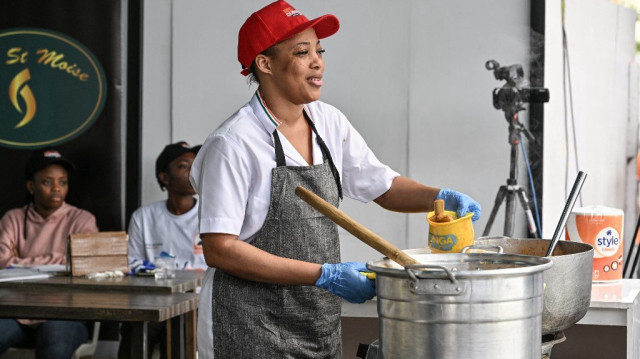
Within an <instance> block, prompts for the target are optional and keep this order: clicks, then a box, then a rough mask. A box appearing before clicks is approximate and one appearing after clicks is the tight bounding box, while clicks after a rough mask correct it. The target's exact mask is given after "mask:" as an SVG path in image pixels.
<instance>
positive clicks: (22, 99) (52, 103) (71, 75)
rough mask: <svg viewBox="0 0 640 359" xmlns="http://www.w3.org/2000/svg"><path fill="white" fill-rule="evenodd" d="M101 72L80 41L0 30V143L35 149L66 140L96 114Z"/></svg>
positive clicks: (101, 98) (102, 93) (102, 96)
mask: <svg viewBox="0 0 640 359" xmlns="http://www.w3.org/2000/svg"><path fill="white" fill-rule="evenodd" d="M106 97H107V86H106V80H105V75H104V70H103V69H102V66H101V65H100V62H98V60H97V59H96V57H95V56H94V55H93V54H92V53H91V51H89V50H88V49H87V48H86V47H85V46H84V45H83V44H81V43H79V42H78V41H76V40H74V39H72V38H70V37H69V36H66V35H64V34H60V33H57V32H54V31H50V30H45V29H34V28H14V29H6V30H2V31H0V145H1V146H5V147H13V148H38V147H42V146H46V145H56V144H60V143H63V142H67V141H69V140H71V139H72V138H74V137H76V136H78V135H79V134H81V133H82V132H84V131H86V130H87V129H88V128H89V127H91V125H92V124H93V122H94V121H95V120H96V118H98V116H99V115H100V112H101V111H102V108H103V107H104V103H105V100H106Z"/></svg>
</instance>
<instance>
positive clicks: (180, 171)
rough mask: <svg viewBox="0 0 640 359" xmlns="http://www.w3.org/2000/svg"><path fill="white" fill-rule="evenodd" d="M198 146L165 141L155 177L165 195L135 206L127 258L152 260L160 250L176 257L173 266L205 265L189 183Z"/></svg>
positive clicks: (195, 208)
mask: <svg viewBox="0 0 640 359" xmlns="http://www.w3.org/2000/svg"><path fill="white" fill-rule="evenodd" d="M199 149H200V146H194V147H189V145H188V144H187V143H186V142H177V143H173V144H170V145H167V146H166V147H165V148H164V150H163V151H162V153H161V154H160V156H158V159H157V160H156V178H157V180H158V184H159V185H160V188H161V189H162V190H166V191H167V199H164V200H161V201H157V202H154V203H151V204H149V205H146V206H142V207H140V208H138V209H137V210H136V211H135V212H133V215H132V216H131V222H130V223H129V232H128V234H129V262H131V261H133V260H135V259H146V260H149V261H153V260H154V259H155V258H157V257H159V256H160V253H162V252H166V253H167V254H169V255H171V256H174V257H175V258H176V266H177V269H202V270H204V269H206V268H207V264H206V263H205V261H204V256H203V254H202V244H201V243H200V238H199V232H198V206H197V205H196V204H197V199H196V198H195V197H194V195H195V190H194V189H193V187H192V186H191V183H189V171H190V170H191V164H192V163H193V159H194V158H195V156H196V154H197V153H198V150H199Z"/></svg>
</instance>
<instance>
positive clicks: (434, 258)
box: [367, 249, 553, 279]
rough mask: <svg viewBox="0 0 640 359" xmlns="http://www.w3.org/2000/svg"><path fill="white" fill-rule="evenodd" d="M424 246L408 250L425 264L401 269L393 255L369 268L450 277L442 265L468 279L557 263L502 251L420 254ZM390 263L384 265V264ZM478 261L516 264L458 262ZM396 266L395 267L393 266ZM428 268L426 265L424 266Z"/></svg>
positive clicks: (519, 273)
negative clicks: (492, 266) (469, 266)
mask: <svg viewBox="0 0 640 359" xmlns="http://www.w3.org/2000/svg"><path fill="white" fill-rule="evenodd" d="M420 250H424V249H414V250H405V251H403V252H405V253H407V254H408V255H410V256H411V257H413V258H414V259H416V260H417V261H418V262H420V263H421V265H413V266H407V267H406V268H401V267H400V265H398V264H397V263H395V262H393V261H392V260H391V259H389V258H386V257H385V258H382V259H378V260H375V261H369V262H367V268H368V269H369V270H371V271H373V272H375V273H376V278H377V276H378V275H388V276H394V277H408V276H409V274H408V270H411V271H412V272H413V273H414V274H415V276H416V277H417V278H419V279H449V275H448V273H447V272H446V271H445V270H443V269H441V267H442V266H444V267H446V268H448V269H449V270H450V271H451V272H452V273H453V274H454V276H455V278H456V279H467V278H487V277H491V278H493V277H510V276H522V275H528V274H533V273H537V272H542V271H545V270H547V269H549V268H551V266H552V265H553V262H552V261H551V259H549V258H546V257H537V256H527V255H521V254H498V253H419V252H418V253H416V252H417V251H420ZM383 263H384V264H386V265H384V266H382V264H383ZM459 263H471V264H474V263H477V264H480V265H485V264H505V265H516V267H511V268H497V269H478V270H467V269H464V270H459V269H456V264H459ZM389 265H392V267H389ZM423 267H424V268H423Z"/></svg>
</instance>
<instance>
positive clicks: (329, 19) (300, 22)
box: [238, 0, 340, 76]
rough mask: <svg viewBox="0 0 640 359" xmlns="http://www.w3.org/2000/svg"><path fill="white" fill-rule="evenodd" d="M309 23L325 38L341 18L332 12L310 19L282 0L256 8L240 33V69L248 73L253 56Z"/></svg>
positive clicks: (318, 34) (317, 33)
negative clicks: (241, 67)
mask: <svg viewBox="0 0 640 359" xmlns="http://www.w3.org/2000/svg"><path fill="white" fill-rule="evenodd" d="M310 27H313V28H314V29H315V30H316V35H317V36H318V39H324V38H325V37H329V36H331V35H333V34H335V33H336V32H337V31H338V29H339V28H340V22H339V21H338V18H337V17H335V16H334V15H331V14H327V15H323V16H320V17H318V18H315V19H313V20H309V19H307V17H306V16H304V15H302V13H300V11H298V10H296V9H295V8H294V7H293V6H292V5H290V4H288V3H287V2H286V1H283V0H279V1H276V2H273V3H271V4H269V5H267V6H265V7H263V8H262V9H260V10H258V11H256V12H254V13H253V14H251V16H249V18H248V19H247V21H245V22H244V24H243V25H242V27H241V28H240V33H239V34H238V60H239V61H240V64H242V66H243V70H242V71H241V72H240V73H241V74H243V75H244V76H247V75H248V74H249V69H250V68H251V64H252V63H253V60H255V58H256V56H258V55H259V54H260V53H261V52H263V51H264V50H266V49H268V48H269V47H271V46H273V45H275V44H277V43H279V42H281V41H284V40H286V39H288V38H290V37H292V36H294V35H295V34H297V33H299V32H302V31H304V30H306V29H308V28H310Z"/></svg>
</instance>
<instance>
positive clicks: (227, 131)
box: [190, 90, 399, 242]
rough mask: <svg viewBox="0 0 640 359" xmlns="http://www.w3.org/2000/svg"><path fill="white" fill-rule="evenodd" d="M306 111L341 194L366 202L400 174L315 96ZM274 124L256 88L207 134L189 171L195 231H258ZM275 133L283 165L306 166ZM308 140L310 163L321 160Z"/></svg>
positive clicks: (243, 236) (244, 235) (242, 235)
mask: <svg viewBox="0 0 640 359" xmlns="http://www.w3.org/2000/svg"><path fill="white" fill-rule="evenodd" d="M305 111H307V114H308V115H309V116H310V118H311V120H312V121H313V122H314V124H315V126H316V129H317V131H318V134H319V135H320V137H322V139H323V140H324V141H325V143H326V144H327V147H328V149H329V152H330V153H331V156H332V158H333V161H334V163H335V166H336V168H337V169H338V172H339V173H340V179H341V181H342V188H343V193H344V195H345V196H348V197H350V198H353V199H356V200H359V201H362V202H369V201H371V200H373V199H375V198H377V197H379V196H380V195H382V194H384V193H385V192H386V191H387V190H388V189H389V188H390V187H391V182H392V181H393V179H394V178H395V177H397V176H399V174H398V173H397V172H395V171H393V170H392V169H391V168H389V167H388V166H386V165H384V164H382V163H381V162H380V161H379V160H378V159H377V158H376V156H375V155H374V154H373V152H372V151H371V150H370V149H369V147H368V146H367V144H366V142H365V141H364V139H363V138H362V136H360V134H359V133H358V132H357V131H356V130H355V128H353V126H352V125H351V123H349V121H348V120H347V118H346V117H345V116H344V114H343V113H342V112H340V111H339V110H338V109H336V108H335V107H333V106H331V105H329V104H326V103H323V102H320V101H315V102H312V103H310V104H307V105H306V108H305ZM278 124H279V122H278V120H277V119H276V118H275V116H273V114H272V113H271V112H270V111H269V109H268V108H267V107H266V105H265V103H264V101H262V98H261V96H260V91H259V90H258V91H256V94H255V95H254V96H253V97H252V98H251V101H249V102H248V103H247V104H246V105H244V106H243V107H242V108H240V109H239V110H238V111H237V112H236V113H234V114H233V115H232V116H231V117H229V118H228V119H227V120H226V121H225V122H224V123H222V124H221V125H220V127H218V128H217V129H216V130H215V131H214V132H213V133H211V135H209V137H208V138H207V139H206V141H205V142H204V144H203V145H202V148H201V150H200V151H199V152H198V155H197V156H196V159H195V161H194V162H193V165H192V167H191V174H190V179H191V183H192V184H193V186H194V188H195V189H196V191H197V192H198V195H199V199H200V201H199V203H200V207H199V212H200V213H199V216H200V233H228V234H234V235H238V237H239V239H240V240H244V241H247V242H250V241H251V240H252V239H253V237H254V236H255V234H256V233H257V232H258V230H260V228H261V227H262V225H263V223H264V221H265V219H266V216H267V211H268V209H269V202H270V194H271V193H270V190H271V170H272V169H273V168H275V167H276V160H275V150H274V142H273V131H274V130H275V129H276V128H277V126H278ZM279 137H280V140H281V142H282V147H283V150H284V154H285V159H286V162H287V166H308V164H307V163H306V162H305V160H304V159H303V158H302V156H301V155H300V154H299V153H298V151H296V149H295V148H294V147H293V146H292V145H291V143H290V142H289V141H288V140H287V139H286V137H285V136H283V135H280V136H279ZM312 144H313V164H314V165H315V164H321V163H322V161H323V158H322V152H321V151H320V146H318V144H317V142H316V135H315V134H313V138H312Z"/></svg>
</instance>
